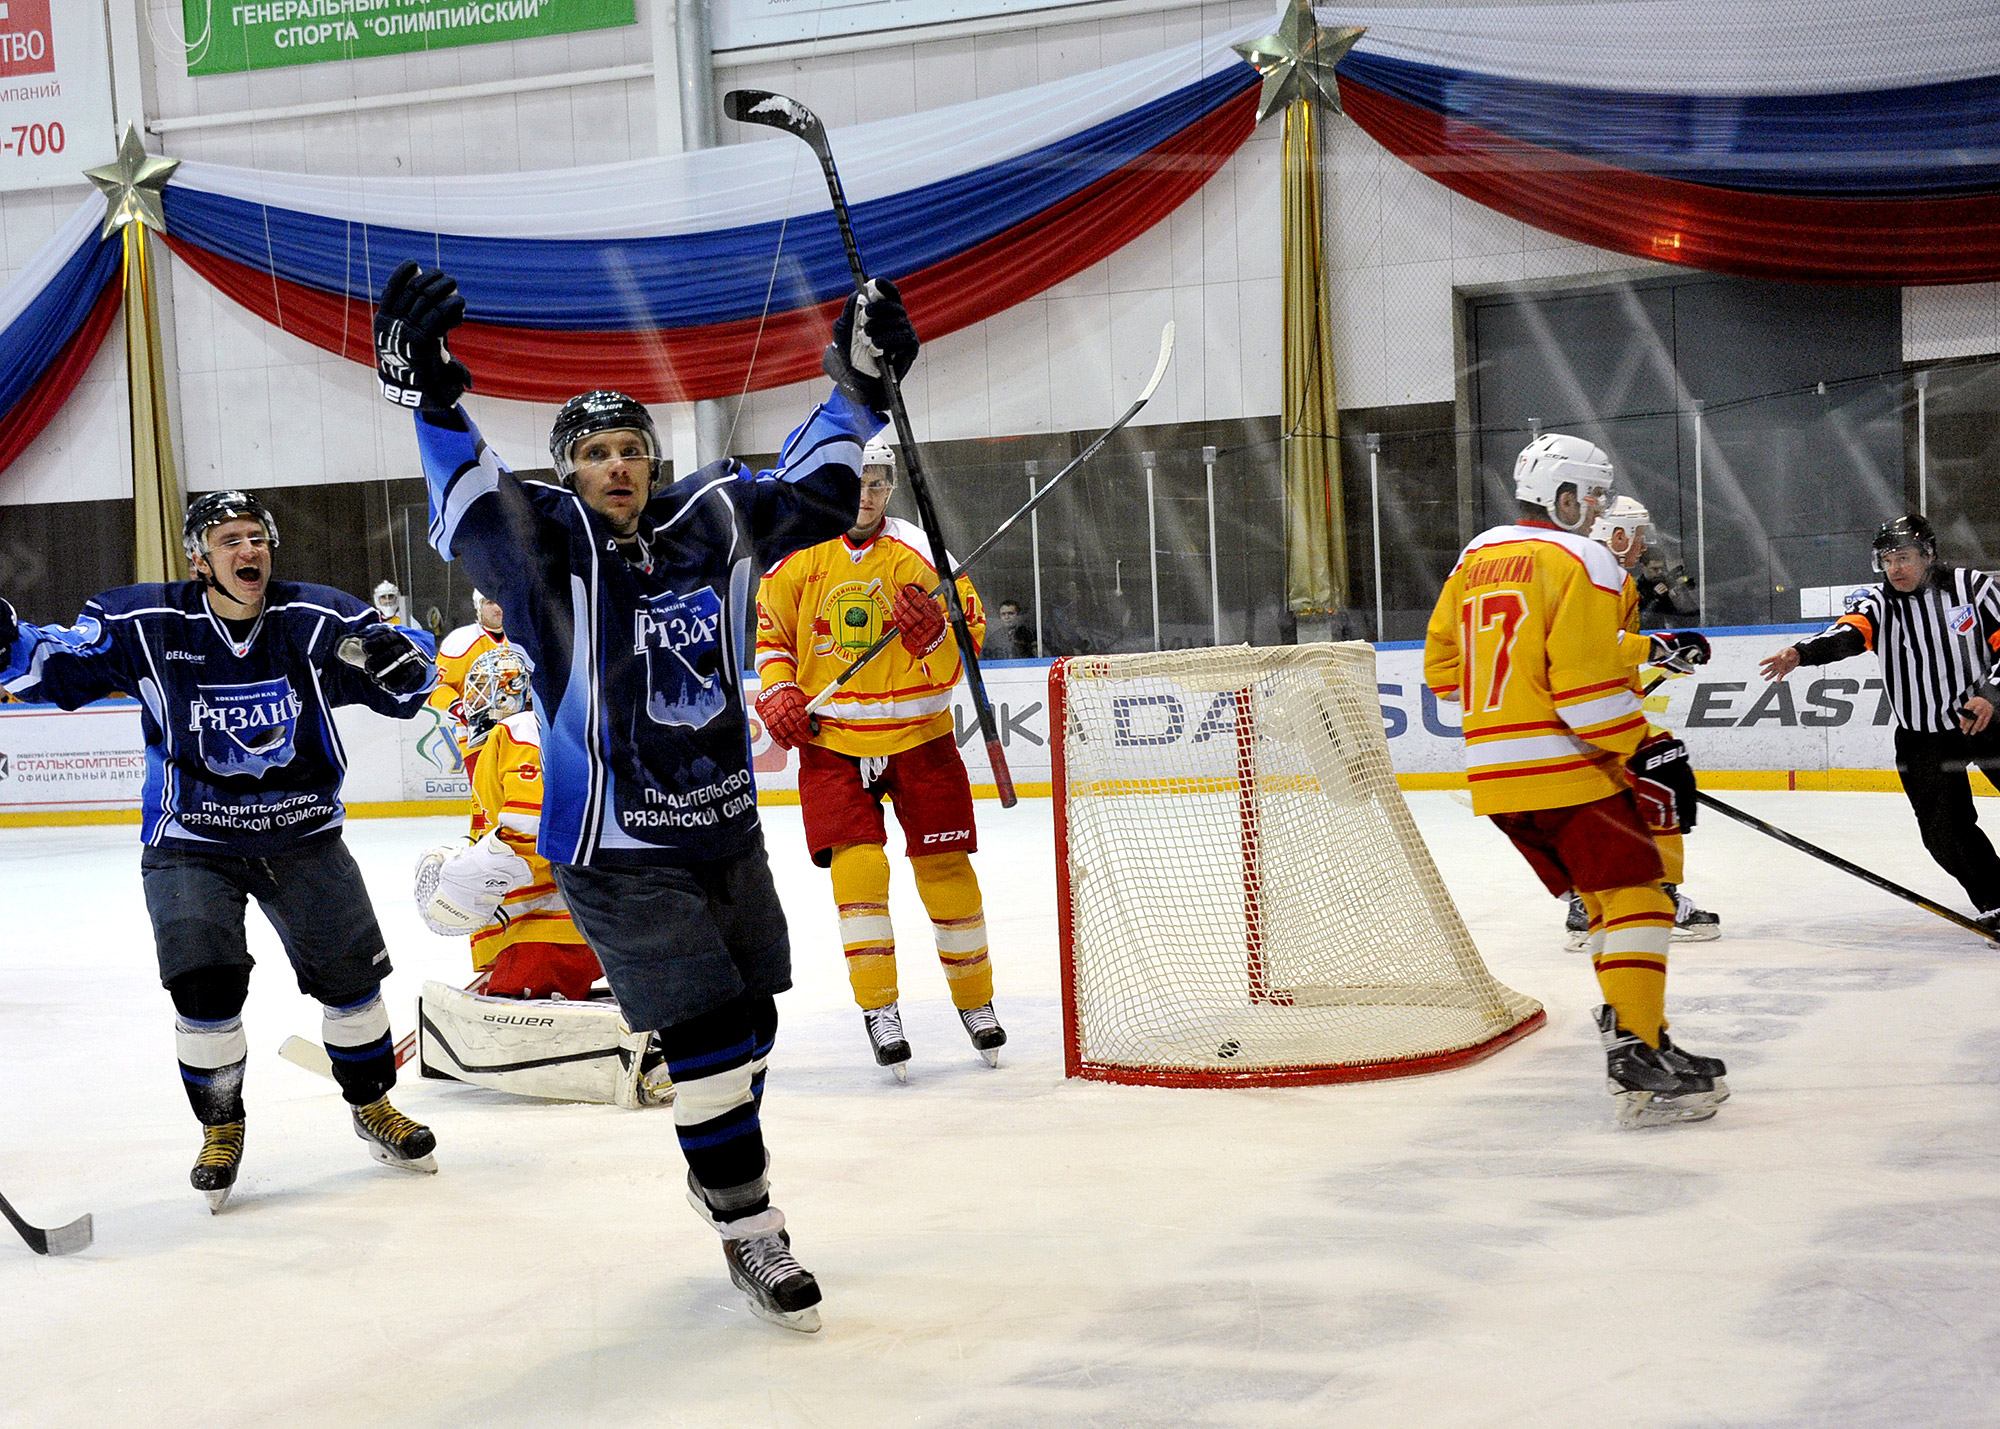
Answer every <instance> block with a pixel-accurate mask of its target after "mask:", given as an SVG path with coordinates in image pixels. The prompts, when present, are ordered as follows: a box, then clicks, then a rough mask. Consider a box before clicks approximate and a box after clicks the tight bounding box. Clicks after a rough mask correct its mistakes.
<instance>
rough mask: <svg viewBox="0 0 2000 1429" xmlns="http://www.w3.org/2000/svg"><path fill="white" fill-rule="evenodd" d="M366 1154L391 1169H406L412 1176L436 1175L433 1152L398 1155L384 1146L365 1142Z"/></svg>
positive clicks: (435, 1161)
mask: <svg viewBox="0 0 2000 1429" xmlns="http://www.w3.org/2000/svg"><path fill="white" fill-rule="evenodd" d="M366 1145H367V1147H368V1154H369V1155H370V1156H372V1157H374V1158H375V1159H376V1160H377V1161H379V1162H381V1163H382V1164H383V1165H384V1166H387V1167H388V1168H389V1169H390V1170H391V1171H408V1172H409V1173H410V1174H411V1175H413V1176H435V1175H437V1169H438V1163H437V1156H436V1154H435V1153H432V1154H429V1155H424V1156H408V1157H405V1156H398V1155H396V1153H395V1152H393V1151H391V1150H390V1149H389V1148H388V1147H386V1146H377V1145H376V1144H375V1143H374V1142H372V1141H369V1142H366Z"/></svg>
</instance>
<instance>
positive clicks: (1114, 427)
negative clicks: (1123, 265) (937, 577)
mask: <svg viewBox="0 0 2000 1429" xmlns="http://www.w3.org/2000/svg"><path fill="white" fill-rule="evenodd" d="M1173 356H1174V325H1173V323H1172V322H1168V324H1167V325H1166V326H1165V327H1164V328H1162V329H1160V358H1159V361H1157V362H1155V363H1154V364H1153V376H1152V379H1151V380H1150V381H1148V382H1147V383H1146V390H1145V391H1143V392H1141V393H1140V394H1139V400H1138V401H1136V402H1134V403H1133V404H1132V405H1131V406H1129V407H1127V408H1126V409H1125V411H1124V414H1123V415H1122V416H1120V417H1119V418H1118V420H1117V421H1115V422H1113V423H1112V424H1111V425H1110V426H1108V427H1106V428H1105V429H1104V430H1103V432H1101V433H1099V435H1098V438H1097V440H1096V441H1094V442H1092V443H1091V444H1090V445H1089V446H1087V447H1085V448H1084V449H1083V450H1082V451H1081V452H1079V453H1077V455H1076V456H1074V457H1072V458H1071V459H1070V463H1069V465H1068V466H1065V467H1064V468H1063V469H1062V470H1061V471H1059V472H1057V473H1056V474H1055V475H1054V476H1052V477H1050V478H1049V480H1048V484H1047V485H1045V486H1043V487H1042V488H1041V490H1039V491H1037V492H1036V493H1035V494H1034V495H1033V496H1031V497H1029V498H1028V504H1027V505H1025V506H1023V507H1022V508H1021V509H1020V510H1019V511H1016V512H1015V513H1014V514H1013V515H1012V516H1009V517H1008V518H1007V519H1006V520H1005V521H1002V522H1001V523H1000V525H999V527H998V529H996V530H995V531H994V532H993V534H992V535H990V536H988V537H987V538H986V539H985V540H983V541H981V542H980V543H979V544H978V546H976V547H974V548H973V552H972V554H971V555H969V556H967V557H966V558H965V559H964V560H962V561H960V562H959V563H958V564H957V565H955V566H953V567H952V570H951V574H950V576H948V577H947V578H946V579H945V580H942V581H939V582H938V584H937V585H936V586H935V587H934V588H933V589H932V590H931V594H932V595H936V594H937V593H938V592H939V591H941V590H943V589H944V588H945V586H946V585H948V584H951V583H952V582H955V581H957V580H958V578H959V577H960V576H962V575H964V574H965V573H966V572H967V571H969V570H971V569H972V563H973V562H974V561H976V560H978V559H979V558H980V557H981V556H983V555H985V554H986V553H987V552H988V551H990V550H991V549H993V544H994V542H996V541H998V540H999V539H1000V538H1001V537H1002V536H1004V535H1006V534H1007V533H1008V532H1009V531H1010V530H1012V529H1013V527H1014V524H1015V523H1016V522H1018V521H1019V520H1020V519H1021V518H1022V517H1023V516H1026V515H1027V514H1028V513H1029V512H1030V511H1033V510H1034V509H1035V508H1036V507H1037V506H1040V505H1041V504H1042V502H1043V501H1044V500H1045V499H1046V498H1047V497H1048V494H1049V493H1050V492H1051V491H1054V490H1055V489H1056V487H1057V486H1058V485H1060V484H1061V482H1062V479H1063V478H1064V477H1066V476H1068V475H1069V474H1070V473H1071V472H1073V471H1075V470H1076V469H1077V468H1078V467H1080V466H1082V465H1083V464H1084V463H1085V462H1087V461H1089V460H1090V459H1091V458H1092V457H1094V456H1096V455H1097V453H1098V449H1099V448H1101V447H1102V446H1103V445H1104V444H1105V443H1106V442H1108V441H1110V440H1111V438H1112V437H1114V436H1116V435H1117V434H1118V432H1119V430H1120V429H1121V428H1123V427H1124V426H1125V425H1126V424H1127V423H1129V422H1130V421H1131V420H1132V419H1133V418H1134V417H1136V416H1138V415H1139V409H1140V408H1142V407H1144V406H1145V405H1146V403H1148V402H1149V401H1151V400H1152V397H1153V393H1155V392H1156V391H1158V390H1159V386H1160V379H1161V378H1163V377H1165V376H1166V375H1167V364H1168V363H1169V362H1171V361H1173ZM897 633H898V631H897V627H896V626H895V624H894V623H893V622H892V623H891V624H889V625H888V626H886V627H884V628H883V631H882V636H881V638H880V639H879V640H877V641H876V642H875V643H874V644H873V645H870V646H869V647H868V648H867V649H866V650H864V651H862V652H861V658H860V659H858V660H856V661H855V662H854V663H853V664H852V665H849V666H848V667H847V669H846V670H844V671H843V672H842V673H841V676H840V678H839V679H837V680H835V681H834V682H833V683H832V684H830V685H828V686H827V687H826V688H825V689H823V690H821V691H820V692H819V693H818V694H816V695H814V696H813V697H812V699H811V700H810V701H808V702H807V704H806V713H807V714H809V715H810V714H812V713H813V712H814V711H815V710H817V709H819V707H820V706H822V705H824V704H825V703H826V702H827V701H828V700H830V699H832V698H833V697H834V695H835V694H837V693H838V692H839V690H840V688H841V686H843V685H845V684H846V683H847V682H848V681H849V680H851V679H853V678H854V677H855V676H856V675H858V674H860V673H861V667H862V666H863V665H866V664H867V663H868V662H869V661H870V660H873V659H874V658H875V657H876V656H877V655H880V654H881V653H882V652H883V651H884V650H886V649H888V648H889V642H890V641H891V640H893V639H895V638H896V635H897Z"/></svg>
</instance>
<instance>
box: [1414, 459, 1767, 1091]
mask: <svg viewBox="0 0 2000 1429" xmlns="http://www.w3.org/2000/svg"><path fill="white" fill-rule="evenodd" d="M1612 479H1613V472H1612V466H1611V459H1610V458H1609V457H1608V456H1606V455H1605V454H1604V453H1603V452H1602V451H1600V450H1599V449H1598V448H1597V447H1595V446H1593V445H1591V444H1590V443H1589V442H1587V441H1584V440H1582V439H1581V438H1579V437H1572V436H1564V435H1561V434H1558V433H1548V434H1546V435H1544V436H1540V437H1537V438H1536V439H1535V440H1534V441H1532V442H1530V443H1529V444H1528V446H1527V448H1526V449H1525V450H1524V451H1522V453H1521V455H1520V457H1519V459H1518V460H1517V461H1516V462H1515V464H1514V494H1515V496H1516V498H1517V499H1518V500H1519V501H1520V503H1521V519H1520V520H1519V521H1518V522H1516V523H1515V524H1513V525H1509V526H1496V527H1494V528H1493V529H1491V530H1489V531H1485V532H1483V533H1481V534H1480V535H1478V536H1476V537H1474V538H1473V540H1472V542H1471V544H1470V545H1468V546H1467V547H1466V548H1465V550H1464V552H1463V553H1462V554H1461V555H1460V556H1459V559H1458V565H1457V567H1456V568H1455V569H1454V570H1453V571H1452V573H1451V577H1450V579H1449V580H1447V581H1446V582H1445V587H1444V590H1443V592H1442V593H1441V594H1440V595H1439V596H1438V602H1437V607H1436V609H1434V610H1433V611H1432V612H1431V619H1430V625H1429V628H1428V630H1427V631H1426V633H1425V641H1424V680H1425V683H1426V684H1428V685H1429V686H1430V688H1431V689H1432V690H1433V691H1434V692H1435V693H1436V694H1437V696H1438V697H1439V698H1440V699H1447V700H1456V701H1457V702H1458V703H1459V705H1460V708H1461V720H1462V723H1463V728H1464V731H1465V765H1466V778H1467V780H1468V782H1469V783H1470V785H1471V788H1472V807H1473V810H1474V812H1476V813H1480V814H1485V815H1488V816H1490V817H1491V818H1492V820H1493V822H1494V823H1495V825H1497V826H1498V827H1499V829H1500V831H1501V832H1502V833H1504V834H1506V835H1507V837H1508V838H1509V839H1510V840H1512V842H1513V844H1514V846H1515V847H1516V848H1517V849H1519V850H1520V851H1521V854H1522V855H1523V856H1524V857H1525V858H1526V859H1527V860H1528V863H1529V865H1530V866H1531V867H1532V868H1533V869H1534V870H1535V872H1536V874H1537V875H1539V876H1540V878H1541V880H1542V883H1543V885H1544V886H1545V887H1547V888H1548V890H1549V892H1550V893H1552V894H1554V895H1555V896H1557V897H1559V898H1560V897H1562V896H1564V895H1565V894H1567V893H1568V892H1569V890H1570V889H1571V888H1575V889H1576V890H1577V891H1578V892H1579V893H1581V894H1582V895H1583V902H1584V907H1585V909H1586V911H1587V912H1588V915H1589V918H1590V926H1591V928H1592V929H1593V930H1594V931H1593V932H1592V933H1591V935H1590V941H1589V946H1590V950H1591V961H1592V963H1593V965H1594V966H1595V968H1596V972H1597V980H1598V985H1599V987H1600V988H1602V990H1603V993H1604V1001H1605V1005H1604V1006H1603V1007H1600V1008H1599V1009H1598V1013H1597V1025H1598V1030H1599V1032H1600V1034H1601V1035H1602V1037H1603V1040H1604V1045H1605V1051H1606V1065H1607V1075H1608V1085H1609V1088H1610V1090H1611V1092H1612V1094H1613V1095H1614V1096H1615V1097H1616V1098H1617V1100H1618V1110H1619V1120H1620V1122H1621V1124H1623V1125H1627V1126H1643V1125H1652V1124H1660V1123H1666V1122H1675V1121H1703V1120H1706V1119H1707V1118H1709V1117H1712V1116H1714V1115H1715V1113H1716V1109H1717V1107H1718V1106H1719V1105H1720V1104H1721V1103H1722V1102H1723V1101H1724V1100H1725V1099H1726V1098H1727V1097H1728V1095H1729V1091H1728V1088H1727V1086H1726V1085H1725V1084H1724V1083H1723V1081H1722V1076H1723V1073H1724V1070H1725V1069H1724V1067H1723V1065H1722V1063H1721V1062H1720V1061H1718V1060H1716V1059H1715V1058H1712V1057H1695V1056H1691V1055H1690V1054H1688V1053H1686V1052H1683V1051H1682V1050H1681V1049H1680V1048H1678V1047H1676V1046H1675V1045H1674V1044H1673V1041H1672V1039H1671V1038H1670V1037H1669V1036H1668V1035H1667V1023H1666V986H1667V947H1668V941H1669V937H1670V930H1671V929H1672V927H1673V921H1674V905H1673V903H1672V901H1671V900H1670V899H1668V897H1667V896H1666V893H1665V892H1664V891H1663V890H1662V888H1661V886H1660V882H1661V876H1662V874H1663V872H1664V870H1663V868H1662V865H1661V861H1660V852H1659V849H1658V847H1657V846H1656V845H1655V843H1654V841H1653V836H1652V834H1651V832H1650V831H1649V825H1664V824H1666V823H1668V822H1669V821H1670V820H1671V819H1672V818H1673V815H1672V814H1670V813H1669V812H1668V809H1667V806H1669V805H1676V804H1677V805H1679V807H1680V808H1681V810H1682V811H1683V813H1685V811H1686V810H1687V809H1689V808H1690V807H1691V806H1692V804H1693V802H1694V787H1693V786H1694V776H1693V774H1692V772H1691V771H1690V770H1689V768H1688V763H1687V751H1686V749H1685V748H1684V747H1683V746H1682V745H1681V743H1680V741H1679V740H1677V739H1675V738H1673V736H1671V735H1664V734H1659V733H1657V732H1655V731H1653V730H1652V729H1651V728H1650V726H1648V724H1647V723H1646V717H1645V713H1644V711H1643V709H1642V708H1641V705H1640V702H1639V696H1638V693H1637V691H1636V689H1635V688H1634V679H1633V665H1632V664H1631V662H1630V661H1629V660H1628V659H1627V658H1626V656H1625V654H1624V653H1623V652H1622V650H1621V649H1620V633H1621V631H1622V630H1623V628H1624V621H1625V617H1626V615H1627V614H1628V611H1629V595H1628V590H1629V587H1630V581H1629V580H1628V579H1627V577H1626V575H1625V572H1624V571H1623V570H1622V569H1621V568H1620V567H1619V565H1618V562H1617V561H1616V560H1615V559H1614V558H1613V557H1612V555H1611V553H1610V551H1608V550H1607V549H1606V548H1605V547H1603V546H1601V545H1599V544H1597V543H1596V542H1595V541H1592V540H1590V539H1589V538H1588V536H1587V534H1586V533H1587V532H1588V531H1589V530H1590V528H1591V524H1592V522H1593V521H1594V520H1595V518H1596V515H1597V512H1598V510H1599V508H1600V507H1601V506H1602V504H1603V500H1604V497H1605V495H1606V494H1607V493H1608V492H1609V491H1610V489H1611V485H1612ZM1642 806H1643V807H1645V808H1648V809H1651V810H1653V812H1652V813H1650V814H1645V813H1642V812H1641V809H1642ZM1681 823H1682V824H1683V826H1684V825H1685V823H1686V819H1685V817H1683V818H1682V819H1681Z"/></svg>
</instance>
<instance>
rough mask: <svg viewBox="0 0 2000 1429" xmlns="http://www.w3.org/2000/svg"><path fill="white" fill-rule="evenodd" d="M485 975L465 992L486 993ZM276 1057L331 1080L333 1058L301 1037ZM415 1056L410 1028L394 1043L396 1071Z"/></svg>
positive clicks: (289, 1042) (289, 1040) (290, 1039)
mask: <svg viewBox="0 0 2000 1429" xmlns="http://www.w3.org/2000/svg"><path fill="white" fill-rule="evenodd" d="M486 976H487V975H486V974H485V973H481V974H479V976H478V977H476V978H474V979H473V980H472V981H471V982H469V983H467V984H466V985H465V990H466V991H467V992H484V991H486ZM278 1055H279V1056H280V1057H283V1058H284V1059H285V1060H286V1061H287V1062H290V1063H291V1064H292V1065H293V1066H294V1067H302V1068H304V1069H305V1070H306V1071H308V1072H311V1073H312V1074H313V1075H315V1076H320V1077H325V1078H326V1079H327V1080H328V1081H332V1080H333V1058H332V1057H331V1056H330V1055H328V1053H327V1050H326V1048H324V1047H322V1046H320V1044H319V1043H317V1042H308V1041H307V1040H306V1039H305V1038H303V1037H287V1038H286V1039H285V1040H284V1043H283V1045H281V1046H280V1047H279V1048H278ZM416 1055H417V1029H416V1028H414V1027H412V1028H411V1029H410V1030H409V1031H408V1032H405V1033H404V1034H403V1036H402V1039H401V1040H400V1041H398V1042H397V1043H396V1070H397V1071H399V1072H400V1071H401V1070H402V1069H403V1068H405V1067H407V1066H409V1065H410V1059H411V1058H412V1057H414V1056H416Z"/></svg>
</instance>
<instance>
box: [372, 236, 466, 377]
mask: <svg viewBox="0 0 2000 1429" xmlns="http://www.w3.org/2000/svg"><path fill="white" fill-rule="evenodd" d="M464 321H465V299H464V297H462V296H461V295H460V294H459V291H458V283H457V282H456V281H455V280H454V279H453V278H452V277H451V275H450V274H448V273H445V272H442V271H440V270H438V269H436V268H432V269H423V268H419V267H418V266H417V265H416V263H415V262H413V261H410V260H405V261H404V262H403V264H402V265H401V266H400V267H398V268H397V269H396V271H395V272H393V273H391V274H390V275H389V281H388V283H387V284H385V285H384V286H383V289H382V302H381V305H380V306H379V307H377V308H376V309H375V373H376V375H377V376H378V377H380V378H381V379H382V395H383V396H384V397H387V398H388V399H389V400H390V401H391V402H394V403H395V404H396V405H397V406H398V407H416V408H421V409H423V410H425V411H449V410H450V409H451V408H452V407H453V406H455V405H457V402H458V399H459V398H460V397H462V396H464V395H465V389H466V388H468V387H470V386H471V385H472V373H471V372H469V371H467V370H466V366H465V364H464V363H462V362H460V361H459V360H458V359H457V358H455V357H453V356H452V355H451V351H450V349H448V348H447V347H446V346H445V345H444V340H445V337H446V336H447V335H448V334H449V333H450V332H451V330H452V329H453V328H455V327H457V326H458V325H459V324H460V323H462V322H464Z"/></svg>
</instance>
